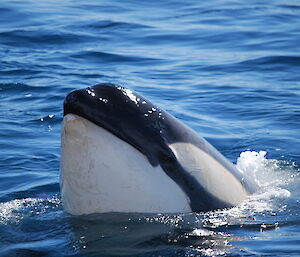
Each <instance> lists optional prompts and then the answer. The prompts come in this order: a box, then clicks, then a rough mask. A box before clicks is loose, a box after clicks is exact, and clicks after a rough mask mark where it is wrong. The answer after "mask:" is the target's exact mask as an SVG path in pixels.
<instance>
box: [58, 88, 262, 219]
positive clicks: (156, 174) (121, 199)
mask: <svg viewBox="0 0 300 257" xmlns="http://www.w3.org/2000/svg"><path fill="white" fill-rule="evenodd" d="M60 169H61V173H60V189H61V197H62V202H63V205H64V209H65V211H66V212H68V213H70V214H73V215H83V214H92V213H106V212H127V213H128V212H129V213H130V212H132V213H137V212H138V213H187V212H206V211H210V210H215V209H223V208H230V207H233V206H235V205H238V204H240V203H241V202H242V201H244V200H245V199H246V198H247V197H248V195H249V194H252V193H253V192H255V191H256V189H257V185H256V183H255V181H252V180H251V179H250V178H249V177H247V176H246V175H245V174H243V173H241V172H240V171H239V170H237V168H236V167H235V166H234V165H233V164H232V163H231V162H230V161H229V160H227V159H226V158H225V157H224V156H223V155H222V154H221V153H220V152H218V151H217V150H216V149H215V148H214V147H213V146H212V145H211V144H209V143H208V142H207V141H206V140H205V139H204V138H202V137H201V136H199V135H198V133H196V132H195V131H194V130H192V129H191V128H189V127H187V126H186V125H184V124H183V123H182V122H180V121H179V120H178V119H176V118H175V117H174V116H172V115H171V114H169V113H167V112H165V111H163V110H162V109H160V108H159V107H157V106H156V105H154V104H152V103H151V102H150V101H149V100H147V99H146V98H144V97H142V96H141V95H139V94H138V93H136V92H134V91H132V90H130V89H128V88H125V87H122V86H119V85H115V84H111V83H102V84H97V85H95V86H92V87H88V88H85V89H80V90H75V91H72V92H71V93H69V94H68V95H67V96H66V98H65V100H64V118H63V123H62V130H61V168H60Z"/></svg>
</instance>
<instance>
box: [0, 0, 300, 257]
mask: <svg viewBox="0 0 300 257" xmlns="http://www.w3.org/2000/svg"><path fill="white" fill-rule="evenodd" d="M299 28H300V2H299V1H297V0H271V1H258V0H254V1H241V0H232V1H230V0H219V1H217V0H213V1H191V0H188V1H177V0H170V1H167V0H164V1H157V0H152V1H149V2H146V1H137V0H126V1H121V0H116V1H107V0H102V1H96V0H89V1H78V0H65V1H54V0H51V1H45V0H42V1H33V0H32V1H21V0H12V1H7V0H2V1H1V4H0V126H1V127H0V255H1V256H147V257H148V256H218V255H221V256H300V203H299V198H300V190H299V188H300V174H299V172H300V137H299V132H300V104H299V103H300V43H299V42H300V29H299ZM100 82H113V83H117V84H121V85H123V86H126V87H129V88H131V89H133V90H135V91H137V92H138V93H140V94H142V95H144V96H145V97H147V98H149V99H151V100H152V102H154V103H156V104H158V105H159V106H160V107H162V108H163V109H166V110H167V111H169V112H170V113H172V114H173V115H175V116H176V117H177V118H179V119H180V120H182V121H183V122H184V123H186V124H187V125H189V126H191V127H192V128H194V129H195V130H196V131H198V132H199V133H200V134H201V135H202V136H204V137H205V138H206V139H208V140H209V141H210V142H211V143H212V144H213V145H214V146H215V147H216V148H218V149H219V150H220V152H222V153H223V154H224V155H225V156H226V157H227V158H229V159H230V160H231V161H232V162H234V163H236V164H237V166H238V168H240V169H241V170H243V171H244V172H248V173H251V174H252V175H253V176H255V177H256V179H257V181H258V183H259V184H260V185H261V191H260V192H259V193H257V194H256V195H254V196H252V197H250V199H248V200H247V201H245V202H244V203H242V204H241V205H240V206H238V207H235V208H232V209H229V210H220V211H215V212H209V213H189V214H178V215H163V214H153V215H148V214H120V213H114V214H102V215H91V216H86V217H72V216H70V215H68V214H66V213H65V212H64V211H63V206H62V203H61V200H60V192H59V184H58V181H59V160H60V126H61V121H62V103H63V99H64V97H65V95H66V94H67V93H68V92H69V91H71V90H73V89H78V88H82V87H86V86H91V85H94V84H97V83H100Z"/></svg>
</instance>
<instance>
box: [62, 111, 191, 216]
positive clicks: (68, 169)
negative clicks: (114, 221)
mask: <svg viewBox="0 0 300 257" xmlns="http://www.w3.org/2000/svg"><path fill="white" fill-rule="evenodd" d="M61 137H62V139H61V176H60V186H61V195H62V200H63V204H64V208H65V210H66V211H67V212H68V213H71V214H74V215H81V214H90V213H103V212H145V213H159V212H164V213H175V212H190V211H191V209H190V206H189V199H188V197H187V196H186V194H185V193H184V192H183V191H182V190H181V188H180V187H179V186H178V185H177V184H176V183H175V182H174V181H173V180H172V179H170V178H169V177H168V176H167V175H166V173H165V172H164V171H163V170H162V168H161V167H160V165H158V166H156V167H154V166H152V165H151V164H150V163H149V160H148V159H147V158H146V157H145V156H144V155H143V154H142V153H141V152H140V151H138V150H137V149H135V148H134V147H133V146H131V145H130V144H128V143H126V142H124V141H123V140H121V139H120V138H118V137H116V136H115V135H113V134H112V133H110V132H108V131H107V130H105V129H103V128H101V127H99V126H97V125H95V124H93V123H92V122H90V121H88V120H86V119H85V118H82V117H80V116H78V115H74V114H67V115H66V116H65V117H64V120H63V125H62V132H61Z"/></svg>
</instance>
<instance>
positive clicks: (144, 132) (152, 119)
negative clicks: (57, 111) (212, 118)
mask: <svg viewBox="0 0 300 257" xmlns="http://www.w3.org/2000/svg"><path fill="white" fill-rule="evenodd" d="M67 114H76V115H78V116H80V117H82V118H85V119H87V120H89V121H90V122H92V123H94V124H95V125H97V126H99V127H101V128H104V129H106V130H107V131H109V132H110V133H112V134H114V135H115V136H116V137H118V138H120V139H121V140H124V141H125V142H127V143H128V144H130V145H132V146H133V147H134V148H136V149H137V150H138V151H140V152H141V153H143V154H144V155H145V156H146V157H147V158H148V160H149V162H150V163H151V164H152V165H153V166H157V165H158V164H159V160H160V159H164V160H174V159H175V156H174V154H173V152H172V151H171V149H170V148H169V147H168V145H167V144H166V143H167V142H166V141H167V140H171V136H172V126H170V122H168V121H169V119H170V115H169V114H167V113H166V112H164V111H163V110H161V109H160V108H159V107H157V106H155V105H154V104H152V103H151V102H150V101H148V100H146V99H145V98H143V97H142V96H140V95H139V94H137V93H136V92H133V91H131V90H130V89H127V88H124V87H121V86H118V85H114V84H110V83H103V84H98V85H95V86H93V87H88V88H86V89H81V90H75V91H73V92H71V93H70V94H68V95H67V97H66V99H65V101H64V115H65V116H66V115H67ZM173 136H174V135H173Z"/></svg>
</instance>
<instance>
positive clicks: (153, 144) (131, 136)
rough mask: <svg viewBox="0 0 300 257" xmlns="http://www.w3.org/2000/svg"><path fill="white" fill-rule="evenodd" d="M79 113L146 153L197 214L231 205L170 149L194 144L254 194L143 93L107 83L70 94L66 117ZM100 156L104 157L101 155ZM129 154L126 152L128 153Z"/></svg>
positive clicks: (226, 163) (206, 145) (199, 140)
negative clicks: (142, 94)
mask: <svg viewBox="0 0 300 257" xmlns="http://www.w3.org/2000/svg"><path fill="white" fill-rule="evenodd" d="M67 114H76V115H78V116H81V117H83V118H85V119H87V120H89V121H91V122H93V123H94V124H96V125H98V126H100V127H102V128H104V129H106V130H108V131H109V132H111V133H112V134H114V135H115V136H117V137H118V138H120V139H122V140H123V141H125V142H127V143H128V144H130V145H132V146H133V147H134V148H136V149H137V150H138V151H140V152H141V153H143V154H144V155H145V156H146V157H147V158H148V160H149V162H150V163H151V165H152V166H157V165H160V166H161V167H162V169H163V170H164V171H165V172H166V174H167V175H168V176H169V177H170V178H171V179H173V180H174V181H175V182H176V183H177V184H178V185H179V186H180V187H181V189H182V190H183V191H184V192H185V194H186V195H187V196H188V198H189V199H190V206H191V209H192V210H193V211H209V210H213V209H222V208H227V207H232V206H230V205H228V204H227V203H225V202H223V201H221V200H219V199H217V198H216V197H214V196H212V195H211V194H210V192H207V191H206V190H204V188H203V187H202V186H201V184H200V183H199V182H198V181H197V180H196V179H195V178H194V177H193V176H191V175H190V173H189V172H187V171H186V170H184V168H183V167H182V166H181V165H180V164H179V162H178V161H177V159H176V157H175V155H174V153H173V152H172V150H171V149H170V148H169V146H168V145H170V144H172V143H175V142H188V143H192V144H194V145H196V146H198V147H199V148H201V149H202V150H203V151H205V152H207V153H208V154H210V155H211V156H212V157H213V158H215V159H216V160H218V161H219V162H220V163H221V164H222V165H223V166H225V167H226V168H227V169H228V170H229V171H230V172H232V174H233V175H234V176H236V177H237V179H238V180H239V181H241V183H242V184H243V186H244V187H245V188H246V190H248V192H250V193H251V192H252V191H253V190H254V189H253V185H252V184H251V183H250V182H249V181H247V180H245V179H243V178H242V177H241V175H240V173H239V172H237V170H236V169H235V168H234V166H233V165H232V164H231V163H230V162H229V161H227V159H226V158H225V157H223V156H222V155H221V154H220V153H219V152H218V151H217V150H215V149H214V148H213V147H212V146H211V145H210V144H209V143H208V142H207V141H205V140H204V139H203V138H201V137H199V136H198V135H197V134H196V133H195V132H194V131H193V130H191V129H190V128H188V127H186V126H185V125H184V124H183V123H181V122H179V121H178V120H177V119H176V118H174V117H173V116H172V115H170V114H168V113H166V112H165V111H163V110H161V109H160V108H158V107H157V106H155V105H154V104H152V103H151V102H150V101H148V100H147V99H145V98H144V97H142V96H140V95H139V94H137V93H135V92H133V91H130V90H128V89H126V88H123V87H121V86H118V85H114V84H109V83H103V84H98V85H95V86H93V87H88V88H85V89H81V90H75V91H73V92H71V93H70V94H68V95H67V97H66V99H65V101H64V115H67ZM100 154H101V153H100ZM124 154H126V153H124Z"/></svg>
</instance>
